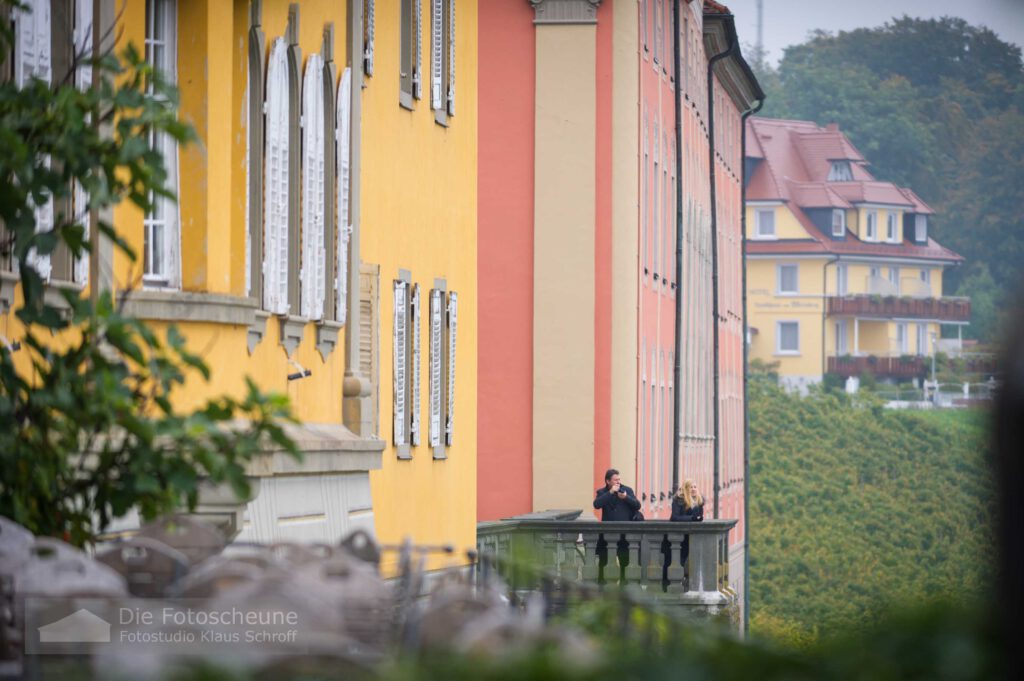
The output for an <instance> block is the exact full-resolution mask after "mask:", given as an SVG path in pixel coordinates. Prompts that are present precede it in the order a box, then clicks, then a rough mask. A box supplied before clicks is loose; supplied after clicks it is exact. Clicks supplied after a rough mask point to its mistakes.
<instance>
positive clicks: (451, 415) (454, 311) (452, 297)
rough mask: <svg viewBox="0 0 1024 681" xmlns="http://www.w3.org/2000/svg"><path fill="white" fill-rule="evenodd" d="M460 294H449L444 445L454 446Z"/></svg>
mask: <svg viewBox="0 0 1024 681" xmlns="http://www.w3.org/2000/svg"><path fill="white" fill-rule="evenodd" d="M458 313H459V294H457V293H455V292H454V291H453V292H452V293H449V294H448V405H447V409H446V410H445V411H446V412H447V413H446V414H445V417H446V418H445V422H444V443H445V444H446V445H448V446H451V444H452V433H453V430H454V429H453V423H454V421H455V331H456V329H457V328H458Z"/></svg>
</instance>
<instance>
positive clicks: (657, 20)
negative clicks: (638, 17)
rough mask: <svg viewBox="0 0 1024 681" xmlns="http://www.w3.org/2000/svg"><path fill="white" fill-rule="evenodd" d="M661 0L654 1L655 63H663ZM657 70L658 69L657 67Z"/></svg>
mask: <svg viewBox="0 0 1024 681" xmlns="http://www.w3.org/2000/svg"><path fill="white" fill-rule="evenodd" d="M661 28H662V27H661V0H654V63H655V64H659V63H661ZM655 68H657V67H655Z"/></svg>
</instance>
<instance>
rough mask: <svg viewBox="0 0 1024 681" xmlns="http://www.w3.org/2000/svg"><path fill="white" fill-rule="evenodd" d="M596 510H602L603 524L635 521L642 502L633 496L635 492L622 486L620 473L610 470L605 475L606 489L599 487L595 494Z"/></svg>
mask: <svg viewBox="0 0 1024 681" xmlns="http://www.w3.org/2000/svg"><path fill="white" fill-rule="evenodd" d="M594 508H599V509H601V520H602V521H603V522H611V521H616V520H618V521H621V520H627V521H628V520H633V519H634V517H635V516H636V515H637V513H638V512H639V511H640V502H639V500H637V498H636V495H635V494H633V490H631V489H630V488H628V487H626V486H625V485H623V484H622V478H621V477H620V476H619V472H618V471H617V470H615V469H614V468H609V469H608V472H607V473H605V474H604V487H599V488H598V489H597V491H595V492H594ZM636 519H637V520H641V519H642V518H636Z"/></svg>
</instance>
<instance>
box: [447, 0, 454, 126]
mask: <svg viewBox="0 0 1024 681" xmlns="http://www.w3.org/2000/svg"><path fill="white" fill-rule="evenodd" d="M448 7H449V15H448V115H449V116H454V115H455V0H448Z"/></svg>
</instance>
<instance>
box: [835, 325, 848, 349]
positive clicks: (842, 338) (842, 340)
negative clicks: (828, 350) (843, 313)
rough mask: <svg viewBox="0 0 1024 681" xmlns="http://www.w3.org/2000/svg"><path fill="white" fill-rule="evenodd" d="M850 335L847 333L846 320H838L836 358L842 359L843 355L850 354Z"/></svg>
mask: <svg viewBox="0 0 1024 681" xmlns="http://www.w3.org/2000/svg"><path fill="white" fill-rule="evenodd" d="M847 341H848V333H847V321H846V320H845V319H837V320H836V356H837V357H842V356H843V355H846V354H849V352H850V350H849V345H848V342H847Z"/></svg>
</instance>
